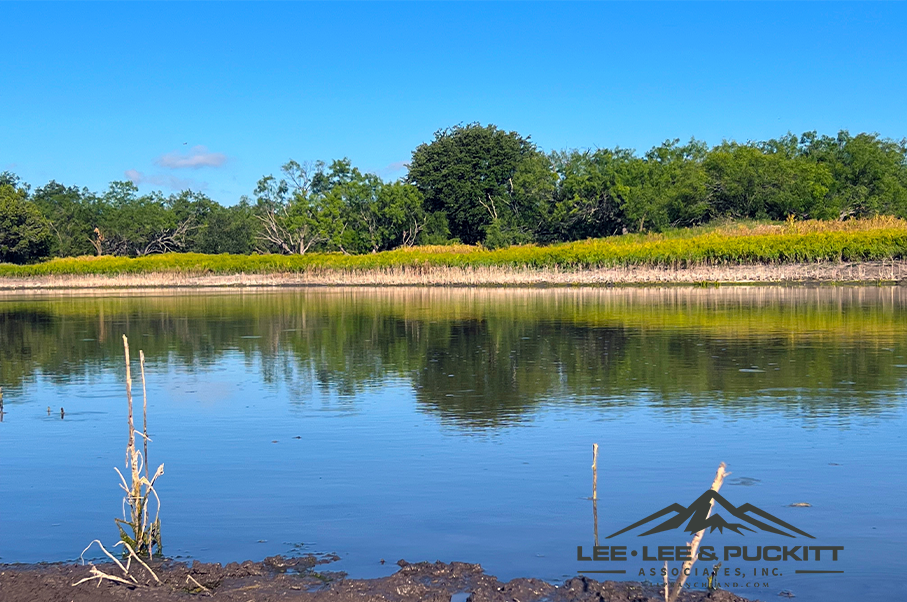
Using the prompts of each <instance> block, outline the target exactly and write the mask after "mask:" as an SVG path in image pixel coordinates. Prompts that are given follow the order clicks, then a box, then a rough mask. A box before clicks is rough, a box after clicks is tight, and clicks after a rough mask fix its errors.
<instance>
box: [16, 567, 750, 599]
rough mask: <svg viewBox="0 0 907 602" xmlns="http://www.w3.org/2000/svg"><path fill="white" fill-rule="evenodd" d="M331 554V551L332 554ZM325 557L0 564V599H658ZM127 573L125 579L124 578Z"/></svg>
mask: <svg viewBox="0 0 907 602" xmlns="http://www.w3.org/2000/svg"><path fill="white" fill-rule="evenodd" d="M334 559H335V558H334ZM332 560H333V559H332V558H330V557H327V558H325V557H320V558H317V557H314V556H306V557H300V558H284V557H281V556H274V557H271V558H266V559H265V560H264V561H262V562H251V561H247V562H243V563H242V564H238V563H235V562H234V563H230V564H227V565H226V566H221V565H220V564H208V563H200V562H197V561H196V562H193V563H192V564H184V563H180V562H174V561H165V562H158V563H154V564H152V565H151V567H150V568H151V570H152V571H153V572H154V575H156V578H157V579H159V580H160V581H157V579H156V578H155V576H153V575H151V574H150V573H149V572H148V571H146V570H145V569H144V568H142V567H138V566H136V565H135V564H133V565H132V567H131V568H130V569H129V575H124V573H123V572H122V571H121V570H120V569H119V568H118V567H117V566H116V565H114V564H112V563H107V564H98V565H97V569H98V570H100V571H102V572H104V573H107V574H109V575H112V576H117V577H120V578H124V577H129V576H130V575H131V578H134V580H135V583H131V585H129V586H127V585H124V584H122V583H119V582H113V581H111V580H108V579H92V580H89V581H86V582H83V583H81V584H79V585H73V584H74V583H77V582H79V581H80V580H82V579H85V578H87V577H91V576H92V574H91V566H89V565H88V564H86V565H81V564H29V565H25V564H6V565H0V600H2V601H3V602H59V601H62V600H66V601H70V602H114V601H122V600H143V601H150V602H170V601H177V600H192V599H198V600H203V599H206V598H216V599H217V600H226V601H229V602H270V601H276V600H281V601H306V602H353V601H356V602H372V601H375V602H377V601H379V600H380V601H387V602H416V601H427V602H514V601H517V602H536V601H538V602H541V601H542V600H544V601H546V602H600V601H608V602H656V601H658V602H662V601H663V599H664V598H663V595H662V593H661V592H660V588H659V587H658V586H654V585H651V584H640V583H636V582H626V581H621V582H613V581H603V582H599V581H595V580H593V579H589V578H587V577H583V576H579V577H574V578H571V579H568V580H567V581H565V582H564V583H562V584H551V583H548V582H546V581H542V580H539V579H525V578H520V579H513V580H512V581H508V582H506V583H504V582H501V581H499V580H498V579H497V578H495V577H493V576H491V575H486V574H485V572H484V571H483V569H482V567H481V566H479V565H477V564H466V563H462V562H452V563H449V564H445V563H441V562H436V563H428V562H420V563H414V564H411V563H408V562H405V561H403V560H401V561H399V562H398V563H397V564H398V565H399V567H400V568H399V570H398V571H397V572H396V573H394V574H393V575H390V576H388V577H381V578H378V579H348V578H346V576H345V575H344V574H343V573H337V572H332V571H331V570H330V564H329V563H330V562H331V561H332ZM127 580H129V579H127ZM679 600H680V601H681V602H704V601H712V602H747V600H746V599H745V598H741V597H739V596H736V595H734V594H732V593H730V592H726V591H720V590H719V591H713V592H704V591H692V590H688V591H684V592H682V593H681V596H680V598H679Z"/></svg>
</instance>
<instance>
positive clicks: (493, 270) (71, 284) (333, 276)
mask: <svg viewBox="0 0 907 602" xmlns="http://www.w3.org/2000/svg"><path fill="white" fill-rule="evenodd" d="M904 282H907V260H903V259H896V260H887V261H863V262H821V263H787V264H756V265H697V266H691V267H686V268H670V267H662V266H652V267H647V266H627V267H605V268H588V269H569V268H560V267H543V268H533V267H527V266H522V267H501V266H487V267H485V266H466V267H456V266H427V267H420V266H409V267H388V268H373V269H365V270H344V269H309V270H303V271H299V272H274V273H226V274H219V273H211V272H208V273H202V272H195V271H188V272H183V271H179V272H169V271H167V272H140V273H115V274H90V273H89V274H50V275H35V276H13V277H10V276H7V277H0V290H3V289H6V290H16V289H18V290H23V289H25V290H27V289H79V288H87V289H96V288H100V289H103V288H143V287H153V288H194V287H285V286H574V285H582V286H602V285H605V286H607V285H615V284H617V285H621V284H627V285H632V284H642V285H647V284H652V285H655V284H698V285H706V284H756V283H761V284H772V283H777V284H804V283H840V284H845V283H853V284H861V283H862V284H883V283H889V284H895V283H904Z"/></svg>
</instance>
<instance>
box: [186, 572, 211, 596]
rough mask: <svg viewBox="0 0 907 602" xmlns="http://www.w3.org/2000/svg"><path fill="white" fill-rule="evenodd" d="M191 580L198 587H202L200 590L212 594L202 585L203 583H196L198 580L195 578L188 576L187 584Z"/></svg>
mask: <svg viewBox="0 0 907 602" xmlns="http://www.w3.org/2000/svg"><path fill="white" fill-rule="evenodd" d="M190 580H191V581H192V583H194V584H195V585H196V586H198V587H200V588H201V589H202V591H204V592H209V593H210V592H211V590H210V589H208V588H207V587H205V586H204V585H202V584H201V583H199V582H198V581H196V580H195V577H193V576H192V575H186V583H189V581H190Z"/></svg>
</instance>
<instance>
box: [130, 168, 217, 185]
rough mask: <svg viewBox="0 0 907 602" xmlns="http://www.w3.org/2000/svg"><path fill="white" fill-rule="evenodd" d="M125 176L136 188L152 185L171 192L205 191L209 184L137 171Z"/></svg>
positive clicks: (132, 170) (134, 170)
mask: <svg viewBox="0 0 907 602" xmlns="http://www.w3.org/2000/svg"><path fill="white" fill-rule="evenodd" d="M125 175H126V177H127V178H128V179H129V181H131V182H132V183H133V184H135V185H136V186H138V185H139V184H150V185H151V186H161V187H163V188H169V189H170V190H186V189H189V188H191V189H192V190H205V189H206V188H208V183H207V182H198V181H196V180H193V179H191V178H177V177H176V176H171V175H161V174H150V175H146V174H144V173H142V172H140V171H138V170H136V169H127V170H126V172H125Z"/></svg>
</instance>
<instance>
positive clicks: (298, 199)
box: [255, 161, 343, 255]
mask: <svg viewBox="0 0 907 602" xmlns="http://www.w3.org/2000/svg"><path fill="white" fill-rule="evenodd" d="M281 171H282V172H283V174H284V176H285V177H284V178H282V179H280V180H278V179H276V178H275V177H274V176H266V177H264V178H262V179H261V180H259V182H258V186H257V187H256V189H255V197H256V201H257V206H256V217H257V218H258V220H259V221H260V222H261V228H260V230H259V234H258V235H257V239H258V241H259V248H260V249H261V250H263V251H266V252H276V253H284V254H288V255H290V254H295V253H298V254H300V255H301V254H305V253H307V252H308V251H310V250H317V249H318V248H319V247H327V246H329V245H330V244H337V243H338V242H339V240H340V236H341V235H342V231H343V223H342V222H341V220H340V208H339V206H338V205H337V204H336V203H334V200H335V199H333V198H330V197H329V196H327V195H324V194H321V193H320V192H321V190H320V188H319V190H318V191H317V192H316V190H314V189H313V184H317V185H318V186H319V187H320V186H327V185H326V184H323V182H322V178H323V176H324V173H323V172H324V165H323V164H321V163H316V164H314V165H308V164H307V165H301V164H299V163H297V162H296V161H289V162H288V163H287V164H286V165H284V166H283V167H282V168H281ZM319 174H321V176H319ZM315 176H319V178H318V179H317V180H316V178H315Z"/></svg>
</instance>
